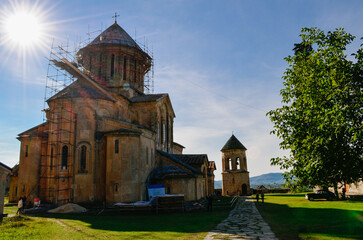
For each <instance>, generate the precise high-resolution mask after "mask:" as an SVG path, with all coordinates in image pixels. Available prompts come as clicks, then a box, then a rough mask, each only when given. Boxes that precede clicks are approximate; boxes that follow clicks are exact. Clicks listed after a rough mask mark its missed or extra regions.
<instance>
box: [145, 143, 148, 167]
mask: <svg viewBox="0 0 363 240" xmlns="http://www.w3.org/2000/svg"><path fill="white" fill-rule="evenodd" d="M145 152H146V165H149V148H148V147H146V151H145Z"/></svg>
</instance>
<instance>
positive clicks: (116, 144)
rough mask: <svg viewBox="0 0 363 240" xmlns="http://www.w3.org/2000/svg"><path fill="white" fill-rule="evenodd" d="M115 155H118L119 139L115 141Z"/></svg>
mask: <svg viewBox="0 0 363 240" xmlns="http://www.w3.org/2000/svg"><path fill="white" fill-rule="evenodd" d="M115 153H118V139H116V140H115Z"/></svg>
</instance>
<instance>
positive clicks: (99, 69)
mask: <svg viewBox="0 0 363 240" xmlns="http://www.w3.org/2000/svg"><path fill="white" fill-rule="evenodd" d="M101 67H102V54H100V67H99V68H98V76H101V73H102V69H101Z"/></svg>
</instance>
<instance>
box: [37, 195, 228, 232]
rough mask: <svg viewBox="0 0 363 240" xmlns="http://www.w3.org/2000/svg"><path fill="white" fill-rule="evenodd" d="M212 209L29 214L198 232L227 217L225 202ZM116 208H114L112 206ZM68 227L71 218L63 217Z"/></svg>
mask: <svg viewBox="0 0 363 240" xmlns="http://www.w3.org/2000/svg"><path fill="white" fill-rule="evenodd" d="M214 207H215V208H214V209H213V211H212V212H207V211H206V210H200V211H194V212H179V213H159V214H155V213H137V212H134V213H133V212H131V213H130V212H129V213H119V212H107V213H104V214H101V215H97V212H96V211H93V212H87V213H84V214H51V213H42V214H34V215H33V216H36V217H42V218H51V219H58V220H75V221H81V222H83V223H86V224H87V227H89V228H92V229H99V230H108V231H119V232H120V231H125V232H137V231H150V232H164V231H166V232H184V233H198V232H206V231H210V230H211V229H213V228H214V227H215V226H216V225H217V224H218V223H219V222H221V221H222V220H224V219H225V218H227V216H228V214H229V212H230V210H231V207H230V205H229V202H228V205H227V204H225V205H218V204H216V206H214ZM116 211H117V210H116ZM63 222H64V223H65V224H66V225H69V227H72V222H70V221H63Z"/></svg>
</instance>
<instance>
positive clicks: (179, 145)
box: [173, 142, 185, 148]
mask: <svg viewBox="0 0 363 240" xmlns="http://www.w3.org/2000/svg"><path fill="white" fill-rule="evenodd" d="M173 144H174V145H177V146H178V147H181V148H185V147H184V146H183V145H181V144H179V143H177V142H173Z"/></svg>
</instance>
